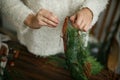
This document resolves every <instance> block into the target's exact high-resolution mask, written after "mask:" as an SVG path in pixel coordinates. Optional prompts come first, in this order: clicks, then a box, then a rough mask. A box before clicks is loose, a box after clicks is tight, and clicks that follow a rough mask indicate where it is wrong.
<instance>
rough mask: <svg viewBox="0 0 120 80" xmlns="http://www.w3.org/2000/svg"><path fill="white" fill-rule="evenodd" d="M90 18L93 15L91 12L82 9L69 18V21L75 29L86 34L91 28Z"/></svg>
mask: <svg viewBox="0 0 120 80" xmlns="http://www.w3.org/2000/svg"><path fill="white" fill-rule="evenodd" d="M92 18H93V14H92V12H91V10H90V9H88V8H83V9H81V10H80V11H78V12H77V13H76V14H74V15H73V16H71V17H70V20H71V22H72V25H73V26H74V27H75V28H77V29H79V30H81V31H85V32H86V31H88V30H89V29H90V28H91V22H92Z"/></svg>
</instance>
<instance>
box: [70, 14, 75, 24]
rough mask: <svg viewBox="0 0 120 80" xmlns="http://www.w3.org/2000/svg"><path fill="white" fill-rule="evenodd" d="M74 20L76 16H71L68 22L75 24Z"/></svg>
mask: <svg viewBox="0 0 120 80" xmlns="http://www.w3.org/2000/svg"><path fill="white" fill-rule="evenodd" d="M75 19H76V15H73V16H71V17H70V20H71V22H72V23H74V22H75Z"/></svg>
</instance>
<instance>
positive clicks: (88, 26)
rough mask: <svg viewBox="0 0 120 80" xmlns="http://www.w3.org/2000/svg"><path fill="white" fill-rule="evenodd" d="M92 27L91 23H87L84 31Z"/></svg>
mask: <svg viewBox="0 0 120 80" xmlns="http://www.w3.org/2000/svg"><path fill="white" fill-rule="evenodd" d="M90 28H91V26H90V24H87V25H86V26H85V27H84V29H83V30H84V31H85V32H87V31H88V30H89V29H90Z"/></svg>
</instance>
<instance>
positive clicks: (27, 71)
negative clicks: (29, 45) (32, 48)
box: [7, 49, 72, 80]
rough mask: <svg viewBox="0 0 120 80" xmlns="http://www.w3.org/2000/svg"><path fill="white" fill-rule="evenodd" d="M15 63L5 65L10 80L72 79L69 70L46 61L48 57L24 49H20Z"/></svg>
mask: <svg viewBox="0 0 120 80" xmlns="http://www.w3.org/2000/svg"><path fill="white" fill-rule="evenodd" d="M14 62H15V65H14V66H13V67H11V66H10V65H7V70H8V73H9V74H8V75H9V78H10V77H11V78H12V79H11V80H72V78H71V76H70V73H69V71H67V70H66V69H64V68H63V67H58V66H55V65H54V64H51V63H48V62H49V59H48V58H40V57H36V56H35V55H33V54H31V53H29V52H28V51H27V50H26V49H23V50H22V51H20V54H19V56H18V58H17V59H15V61H14Z"/></svg>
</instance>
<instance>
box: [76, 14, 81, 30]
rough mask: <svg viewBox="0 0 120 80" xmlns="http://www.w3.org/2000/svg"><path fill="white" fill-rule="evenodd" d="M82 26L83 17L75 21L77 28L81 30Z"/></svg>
mask: <svg viewBox="0 0 120 80" xmlns="http://www.w3.org/2000/svg"><path fill="white" fill-rule="evenodd" d="M81 24H82V17H81V16H79V17H77V19H76V20H75V25H77V28H78V29H79V28H80V26H81Z"/></svg>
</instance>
